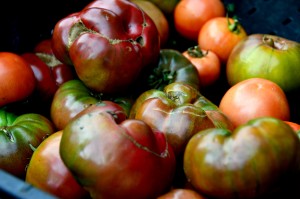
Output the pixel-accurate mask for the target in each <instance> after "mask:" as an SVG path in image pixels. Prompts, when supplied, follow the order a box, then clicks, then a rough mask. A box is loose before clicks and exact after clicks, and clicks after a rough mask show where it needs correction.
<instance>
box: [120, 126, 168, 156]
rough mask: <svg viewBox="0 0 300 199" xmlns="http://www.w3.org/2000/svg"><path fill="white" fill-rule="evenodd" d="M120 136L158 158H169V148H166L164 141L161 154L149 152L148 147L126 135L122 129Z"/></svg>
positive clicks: (166, 143)
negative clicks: (163, 148)
mask: <svg viewBox="0 0 300 199" xmlns="http://www.w3.org/2000/svg"><path fill="white" fill-rule="evenodd" d="M121 133H122V135H124V136H125V137H126V138H128V139H129V140H130V141H131V142H132V143H133V144H134V145H135V146H136V147H138V148H140V149H142V150H144V151H146V152H149V153H151V154H153V155H155V156H157V157H159V158H166V157H168V156H169V146H168V141H167V139H165V146H166V147H165V150H164V151H163V152H162V153H156V152H155V151H152V150H150V149H149V148H148V147H146V146H143V145H141V144H140V143H138V142H137V141H136V140H135V139H134V138H133V137H132V136H130V135H128V133H126V131H125V130H124V129H122V131H121Z"/></svg>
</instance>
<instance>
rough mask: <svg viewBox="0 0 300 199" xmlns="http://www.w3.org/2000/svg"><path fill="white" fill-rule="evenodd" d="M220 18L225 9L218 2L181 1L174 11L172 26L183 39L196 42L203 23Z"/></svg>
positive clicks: (208, 0)
mask: <svg viewBox="0 0 300 199" xmlns="http://www.w3.org/2000/svg"><path fill="white" fill-rule="evenodd" d="M221 16H225V7H224V5H223V3H222V2H221V1H220V0H181V1H179V2H178V4H177V5H176V7H175V9H174V25H175V29H176V30H177V32H178V33H179V34H181V35H182V36H183V37H185V38H187V39H189V40H193V41H197V39H198V35H199V31H200V29H201V28H202V26H203V25H204V23H205V22H206V21H208V20H209V19H212V18H214V17H221Z"/></svg>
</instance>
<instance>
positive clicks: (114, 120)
mask: <svg viewBox="0 0 300 199" xmlns="http://www.w3.org/2000/svg"><path fill="white" fill-rule="evenodd" d="M88 109H89V111H87V109H85V110H84V113H83V112H81V113H79V115H78V116H76V118H74V119H73V120H72V121H70V122H69V123H68V124H67V126H66V127H65V128H64V130H63V135H62V139H61V143H60V155H61V158H62V160H63V162H64V163H65V165H66V166H67V167H68V168H69V169H70V170H71V171H72V173H73V174H74V175H75V177H76V179H78V180H79V182H80V184H81V185H82V186H83V187H84V188H85V189H86V190H88V191H89V193H90V194H91V197H92V198H115V199H117V198H155V197H157V196H158V195H160V194H162V193H164V192H165V191H166V190H168V189H169V188H170V186H171V183H172V180H173V176H174V172H175V164H176V159H175V156H174V152H173V150H172V147H171V146H170V145H169V143H168V142H167V140H166V138H165V137H164V134H162V133H161V132H156V131H153V130H152V129H151V128H150V126H148V125H147V124H146V123H144V122H143V121H142V120H134V119H126V117H120V116H122V115H123V116H125V112H122V111H121V112H119V113H118V114H115V113H114V112H113V111H111V110H103V109H99V108H98V107H97V105H92V106H91V107H89V108H88ZM122 113H123V114H122ZM87 168H88V169H87Z"/></svg>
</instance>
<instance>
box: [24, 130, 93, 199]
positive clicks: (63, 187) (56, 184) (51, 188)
mask: <svg viewBox="0 0 300 199" xmlns="http://www.w3.org/2000/svg"><path fill="white" fill-rule="evenodd" d="M61 137H62V131H57V132H55V133H53V134H52V135H50V136H49V137H47V138H46V139H45V140H44V141H43V142H42V143H41V144H40V145H39V146H38V147H37V148H36V150H35V151H34V152H33V155H32V157H31V159H30V162H29V165H28V167H27V170H26V178H25V181H26V182H28V183H29V184H31V185H33V186H34V187H37V188H39V189H41V190H43V191H46V192H48V193H50V194H53V195H54V196H57V197H59V198H62V199H72V198H76V199H79V198H86V197H87V196H88V192H87V191H86V190H84V189H83V187H81V186H80V185H79V184H78V182H77V181H76V179H75V178H74V177H73V175H72V173H71V172H70V170H69V169H68V168H67V167H66V166H65V165H64V163H63V161H62V160H61V158H60V155H59V144H60V141H61Z"/></svg>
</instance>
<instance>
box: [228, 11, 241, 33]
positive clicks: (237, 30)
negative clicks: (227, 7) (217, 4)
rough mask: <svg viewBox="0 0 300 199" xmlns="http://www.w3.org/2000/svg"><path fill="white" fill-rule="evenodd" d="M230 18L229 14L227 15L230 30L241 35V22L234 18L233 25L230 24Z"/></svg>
mask: <svg viewBox="0 0 300 199" xmlns="http://www.w3.org/2000/svg"><path fill="white" fill-rule="evenodd" d="M229 19H230V18H229V17H228V14H227V24H228V29H229V30H230V31H231V32H233V33H235V34H239V33H240V28H239V25H240V24H239V20H238V19H237V17H236V16H233V17H232V19H233V23H231V22H230V20H229Z"/></svg>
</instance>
